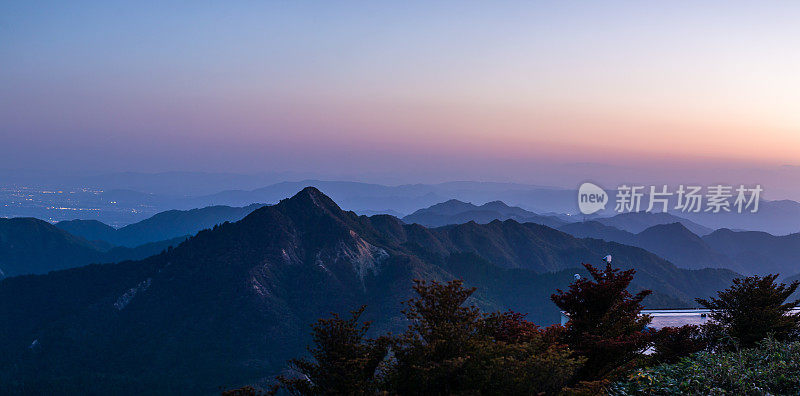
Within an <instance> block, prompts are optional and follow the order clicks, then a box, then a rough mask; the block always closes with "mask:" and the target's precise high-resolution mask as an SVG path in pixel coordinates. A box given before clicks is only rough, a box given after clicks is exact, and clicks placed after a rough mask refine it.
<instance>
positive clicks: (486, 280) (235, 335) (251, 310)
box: [0, 188, 736, 394]
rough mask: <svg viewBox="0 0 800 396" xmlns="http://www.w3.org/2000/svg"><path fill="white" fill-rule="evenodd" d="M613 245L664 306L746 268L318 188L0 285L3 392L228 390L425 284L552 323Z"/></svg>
mask: <svg viewBox="0 0 800 396" xmlns="http://www.w3.org/2000/svg"><path fill="white" fill-rule="evenodd" d="M606 254H612V255H614V264H615V265H617V266H620V267H622V268H630V267H636V269H637V274H636V285H635V287H636V288H642V287H645V288H651V289H653V290H655V291H656V293H655V296H654V298H653V300H647V301H646V302H645V303H646V304H647V305H648V306H650V307H659V305H658V304H669V305H670V306H673V307H674V306H675V305H678V304H679V305H689V304H691V301H692V300H691V299H692V298H693V297H698V296H707V295H710V294H711V293H713V292H715V291H716V290H719V289H721V288H724V287H727V286H728V285H729V283H730V280H731V279H732V278H733V277H735V276H736V274H735V273H733V272H731V271H727V270H715V269H704V270H686V269H679V268H677V267H675V266H674V265H672V264H670V263H669V262H667V261H665V260H663V259H661V258H659V257H658V256H656V255H654V254H652V253H649V252H647V251H645V250H643V249H640V248H636V247H631V246H627V245H622V244H617V243H609V242H604V241H601V240H597V239H577V238H574V237H572V236H570V235H568V234H565V233H563V232H561V231H557V230H555V229H552V228H549V227H546V226H542V225H538V224H533V223H525V224H520V223H518V222H516V221H514V220H506V221H498V220H495V221H492V222H490V223H488V224H485V225H480V224H477V223H475V222H469V223H465V224H459V225H453V226H447V227H442V228H436V229H428V228H425V227H422V226H420V225H417V224H411V225H406V224H403V223H402V222H401V221H399V220H398V219H397V218H395V217H392V216H387V215H378V216H373V217H366V216H358V215H356V214H355V213H353V212H345V211H342V210H341V209H340V208H339V207H338V205H336V203H334V202H333V201H332V200H331V199H330V198H328V197H327V196H325V195H324V194H322V193H320V192H319V191H318V190H317V189H315V188H306V189H303V190H302V191H300V192H299V193H298V194H296V195H295V196H294V197H292V198H290V199H286V200H283V201H281V202H280V203H279V204H277V205H274V206H266V207H262V208H260V209H258V210H255V211H253V212H252V213H250V214H249V215H248V216H246V217H245V218H244V219H242V220H241V221H238V222H236V223H225V224H222V225H219V226H216V227H214V228H213V229H209V230H204V231H201V232H199V233H198V234H197V235H195V236H194V237H192V238H189V239H188V240H187V241H186V242H184V243H182V244H180V245H179V246H177V247H175V248H173V249H168V250H166V251H164V252H162V253H161V254H158V255H156V256H152V257H149V258H146V259H144V260H141V261H126V262H122V263H118V264H106V265H91V266H86V267H82V268H76V269H70V270H65V271H58V272H53V273H50V274H48V275H44V276H22V277H15V278H7V279H4V280H2V281H0V317H2V318H4V320H3V321H0V335H2V337H0V384H2V385H0V392H2V391H9V392H10V391H18V390H20V389H25V390H26V391H27V392H30V393H37V392H38V393H47V392H51V391H55V390H57V391H58V393H61V394H65V393H81V394H86V393H113V394H141V393H213V392H215V391H216V390H217V389H218V387H220V386H223V387H230V386H235V385H241V384H245V383H250V382H252V381H255V380H258V379H259V378H265V377H266V376H270V375H272V374H275V373H277V372H279V371H280V370H281V369H283V368H284V367H285V361H286V359H288V358H290V357H295V356H297V355H298V354H299V353H302V351H303V347H304V345H305V344H306V343H307V342H308V333H309V327H308V325H309V324H310V323H312V322H314V321H315V320H316V319H317V318H319V317H322V316H327V315H328V314H329V312H346V311H348V310H351V309H353V308H355V307H358V306H360V305H362V304H368V309H367V311H366V314H365V319H367V320H371V321H373V322H374V328H373V329H374V331H375V332H383V331H387V330H399V329H402V328H403V327H404V326H405V325H406V324H407V323H405V322H404V320H403V319H402V316H401V314H400V310H401V309H402V304H401V302H402V301H404V300H406V299H407V298H409V296H410V294H411V289H410V286H411V284H412V279H415V278H423V279H437V280H449V279H453V278H462V279H464V280H465V282H466V283H467V284H469V285H473V286H477V287H479V291H478V292H477V293H476V294H475V295H474V297H473V302H474V303H476V304H478V305H479V306H481V307H482V308H484V309H492V310H495V309H514V310H517V311H520V312H528V313H530V316H529V319H532V320H534V321H536V322H539V323H543V324H546V323H553V322H557V321H558V318H559V314H558V309H557V308H556V307H555V305H553V304H552V303H551V302H550V301H549V296H550V294H551V293H552V292H553V291H554V290H555V289H556V288H563V287H566V286H567V285H568V284H569V282H571V280H572V275H573V274H574V273H576V272H582V270H578V269H577V268H576V267H577V266H578V265H579V264H580V263H581V262H586V261H598V260H599V258H600V257H603V256H604V255H606ZM34 341H35V345H36V347H35V348H30V346H31V345H32V343H34ZM3 386H5V387H6V388H5V389H4V388H2V387H3Z"/></svg>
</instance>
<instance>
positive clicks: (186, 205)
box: [0, 173, 800, 235]
mask: <svg viewBox="0 0 800 396" xmlns="http://www.w3.org/2000/svg"><path fill="white" fill-rule="evenodd" d="M118 176H119V177H121V178H123V179H126V180H127V181H126V182H115V181H114V177H113V176H109V177H101V178H95V179H85V180H84V181H85V182H87V183H88V182H92V183H101V184H104V185H107V186H110V187H109V188H108V189H106V190H104V191H102V192H82V191H72V192H70V194H68V195H69V197H70V201H69V202H62V201H59V200H58V199H56V198H58V197H59V195H58V194H39V195H33V196H34V198H33V199H34V201H36V200H42V201H43V202H31V203H28V204H24V205H23V204H20V203H16V204H14V205H9V206H8V207H5V206H0V216H9V217H16V216H29V217H38V218H44V219H58V220H60V219H68V218H67V217H65V216H67V214H68V213H69V214H72V213H80V214H82V215H83V216H85V217H82V218H84V219H94V220H100V221H104V222H106V223H107V224H114V225H124V224H129V223H132V222H136V221H140V220H142V219H144V218H146V217H149V216H152V215H153V214H155V213H157V212H161V211H166V210H172V209H178V210H188V209H192V208H200V207H206V206H217V205H225V206H237V207H241V206H247V205H250V204H252V203H253V202H263V203H269V204H272V203H276V202H278V201H279V200H281V199H285V198H288V197H290V196H292V195H293V194H294V193H295V192H296V191H298V190H300V189H301V188H303V187H304V186H309V185H310V186H316V187H318V188H321V189H323V190H324V191H327V192H328V193H329V194H330V196H331V197H332V198H333V199H334V200H336V201H337V202H339V204H340V205H342V207H343V208H346V209H349V210H354V211H356V212H358V213H361V214H366V215H373V214H377V213H388V214H392V215H394V216H398V217H402V216H403V215H405V214H409V213H413V212H414V211H416V210H418V209H420V208H426V207H429V206H431V205H434V204H437V203H441V202H445V201H448V200H450V199H456V200H459V201H462V202H474V203H477V204H481V203H486V202H493V201H502V202H505V203H506V204H508V205H509V206H512V207H519V208H522V209H524V210H526V211H530V212H533V213H537V214H539V215H545V216H547V215H551V214H553V215H554V216H556V217H560V216H563V215H566V214H569V215H572V216H575V217H583V216H580V215H579V212H578V207H577V192H576V191H575V190H574V189H565V188H555V187H545V186H537V185H528V184H518V183H491V182H470V181H463V182H448V183H440V184H407V185H398V186H387V185H380V184H370V183H360V182H350V181H324V180H302V181H294V182H280V183H275V184H269V185H267V186H265V187H261V188H256V189H231V190H225V191H221V192H217V193H211V194H209V193H207V192H208V190H209V187H208V186H204V185H203V180H204V178H210V179H209V180H213V181H215V182H214V183H215V184H216V185H219V186H220V188H222V187H224V186H228V185H231V186H253V185H254V183H258V182H261V183H263V182H265V181H267V180H274V179H272V177H277V175H272V176H267V175H262V176H260V177H255V178H253V180H250V181H247V180H246V178H242V177H237V178H235V180H231V183H230V184H229V183H227V182H221V181H222V180H224V179H225V175H222V174H217V175H206V176H204V175H202V174H191V173H190V174H180V173H176V174H160V175H150V176H149V177H148V176H147V175H140V174H132V175H121V176H120V175H118ZM240 176H241V175H240ZM180 178H185V179H186V184H187V185H188V186H189V190H187V191H191V194H189V195H188V196H187V195H185V194H186V193H182V194H175V188H174V186H170V184H169V183H168V181H169V180H177V179H180ZM218 182H219V183H218ZM135 188H147V189H148V192H147V193H142V192H139V191H136V190H135ZM167 192H171V193H169V194H168V193H167ZM607 192H608V193H609V198H610V200H611V202H610V204H609V205H607V207H606V209H605V210H604V211H602V212H601V213H599V216H613V215H615V214H616V213H615V212H614V211H613V208H614V204H613V200H614V194H615V192H614V191H611V190H609V191H607ZM73 193H74V194H73ZM26 194H28V192H26ZM0 198H2V197H0ZM4 199H6V200H12V201H13V197H12V196H9V197H6V198H4ZM647 199H648V198H647V196H645V197H643V199H642V201H643V202H645V203H646V202H647ZM674 200H675V197H674V196H673V198H672V201H670V205H669V207H670V208H674V207H675V204H676V202H675V201H674ZM44 201H46V202H44ZM112 202H113V204H112ZM65 204H67V205H66V206H69V207H72V206H74V208H72V209H76V210H75V211H71V210H61V209H62V208H61V206H64V205H65ZM48 208H49V209H48ZM670 214H672V215H675V216H678V217H680V218H682V219H685V220H689V221H692V222H694V223H695V224H697V225H700V226H701V227H704V228H708V229H709V231H710V230H713V229H718V228H729V229H734V230H753V231H765V232H769V233H772V234H774V235H786V234H791V233H796V232H800V203H798V202H795V201H787V200H782V201H765V200H762V201H761V202H760V205H759V211H758V212H757V213H735V211H734V213H727V212H721V213H708V212H704V211H703V212H699V213H690V212H679V211H671V212H670ZM572 216H564V217H572ZM595 217H598V216H594V217H592V216H590V217H588V218H587V219H589V220H591V219H595ZM562 220H565V221H569V219H568V218H567V219H565V218H563V217H562ZM659 223H660V224H663V223H667V222H665V221H661V222H659ZM650 225H654V224H649V225H648V226H650ZM684 225H686V226H687V228H689V229H690V230H692V232H694V233H697V234H698V235H703V232H700V230H698V229H695V228H693V226H690V225H687V224H684ZM644 228H647V227H642V228H641V229H637V230H633V231H631V232H634V233H637V232H641V231H642V230H644Z"/></svg>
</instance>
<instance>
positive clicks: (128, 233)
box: [56, 204, 263, 247]
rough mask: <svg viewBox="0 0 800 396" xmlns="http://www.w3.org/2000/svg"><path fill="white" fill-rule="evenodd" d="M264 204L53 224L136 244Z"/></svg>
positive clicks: (227, 218)
mask: <svg viewBox="0 0 800 396" xmlns="http://www.w3.org/2000/svg"><path fill="white" fill-rule="evenodd" d="M261 206H263V205H260V204H252V205H249V206H245V207H241V208H238V207H230V206H209V207H206V208H202V209H192V210H169V211H166V212H161V213H158V214H156V215H154V216H153V217H150V218H148V219H145V220H142V221H140V222H138V223H134V224H130V225H127V226H125V227H122V228H119V229H114V228H113V227H110V226H107V225H105V224H103V223H101V222H99V221H96V220H70V221H62V222H59V223H56V226H57V227H59V228H61V229H64V230H67V231H69V232H70V233H72V234H74V235H78V236H81V237H83V238H85V239H88V240H92V241H94V240H98V241H104V242H107V243H109V244H111V245H114V246H127V247H135V246H139V245H143V244H146V243H151V242H158V241H164V240H168V239H173V238H178V237H182V236H185V235H194V234H195V233H197V232H198V231H200V230H203V229H206V228H211V227H213V226H215V225H217V224H221V223H224V222H226V221H239V220H241V219H242V218H244V217H245V216H247V215H248V214H250V212H252V211H254V210H256V209H258V208H260V207H261Z"/></svg>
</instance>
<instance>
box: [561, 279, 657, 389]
mask: <svg viewBox="0 0 800 396" xmlns="http://www.w3.org/2000/svg"><path fill="white" fill-rule="evenodd" d="M583 266H584V267H585V268H586V270H587V271H589V274H591V276H592V279H584V278H581V279H578V280H576V281H575V282H574V283H572V284H571V285H570V287H569V290H567V291H562V290H558V291H557V292H556V293H555V294H553V295H552V296H551V299H552V300H553V302H554V303H555V304H556V305H558V307H559V308H561V310H562V311H564V312H565V313H566V314H567V316H568V317H569V321H568V322H567V324H566V326H565V329H564V332H563V337H562V340H563V342H564V343H565V344H567V345H568V346H569V347H570V349H572V350H574V351H575V352H576V353H577V354H579V355H580V356H582V357H584V358H586V364H584V365H583V367H581V369H580V371H579V372H578V375H577V377H576V380H577V381H584V382H591V381H603V380H609V379H616V378H618V376H619V375H621V374H622V373H624V372H626V371H628V370H630V369H632V368H634V367H635V365H636V364H638V362H639V361H640V360H641V358H642V354H643V352H644V351H645V350H646V349H647V347H648V346H649V345H650V341H651V338H652V333H650V332H645V331H644V330H645V327H646V326H647V325H648V324H649V323H650V319H651V318H650V317H649V316H647V315H641V311H642V309H643V308H644V307H643V306H642V300H644V298H645V297H647V296H648V295H649V294H650V293H651V291H650V290H643V291H641V292H639V293H637V294H636V295H632V294H631V293H630V292H629V291H628V287H629V286H630V284H631V281H632V280H633V274H634V273H635V272H636V271H634V270H632V269H630V270H627V271H620V270H619V269H616V268H612V267H611V265H610V264H609V265H606V268H605V269H602V270H601V269H598V268H595V267H593V266H592V265H590V264H583Z"/></svg>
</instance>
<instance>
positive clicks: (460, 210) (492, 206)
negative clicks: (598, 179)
mask: <svg viewBox="0 0 800 396" xmlns="http://www.w3.org/2000/svg"><path fill="white" fill-rule="evenodd" d="M508 219H513V220H516V221H518V222H521V223H537V224H543V225H546V226H549V227H558V226H561V225H564V224H566V221H564V220H561V219H560V218H558V217H555V216H541V215H538V214H536V213H533V212H529V211H527V210H525V209H522V208H518V207H513V206H508V205H506V204H505V203H503V202H501V201H492V202H488V203H485V204H483V205H480V206H477V205H474V204H471V203H466V202H461V201H459V200H457V199H451V200H449V201H446V202H442V203H438V204H436V205H433V206H431V207H428V208H425V209H420V210H418V211H416V212H414V213H412V214H410V215H408V216H406V217H403V221H404V222H406V223H409V224H411V223H417V224H421V225H424V226H426V227H440V226H444V225H449V224H461V223H466V222H469V221H474V222H476V223H479V224H486V223H489V222H491V221H492V220H508Z"/></svg>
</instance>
